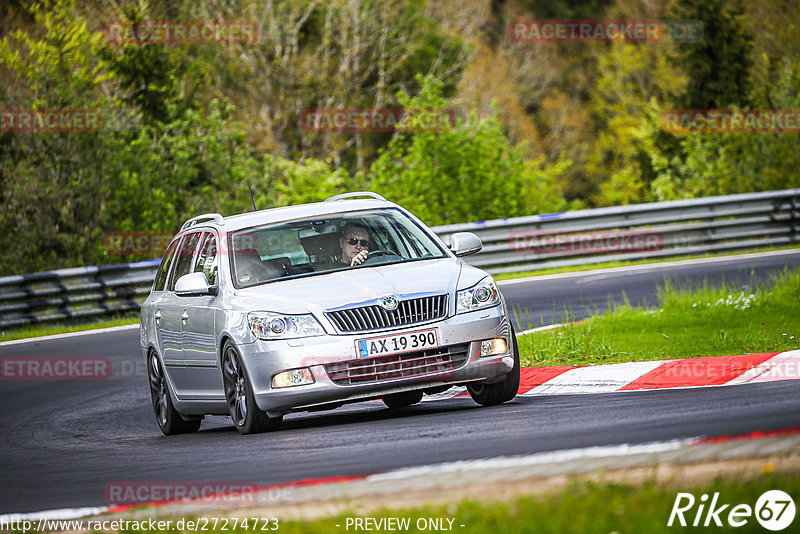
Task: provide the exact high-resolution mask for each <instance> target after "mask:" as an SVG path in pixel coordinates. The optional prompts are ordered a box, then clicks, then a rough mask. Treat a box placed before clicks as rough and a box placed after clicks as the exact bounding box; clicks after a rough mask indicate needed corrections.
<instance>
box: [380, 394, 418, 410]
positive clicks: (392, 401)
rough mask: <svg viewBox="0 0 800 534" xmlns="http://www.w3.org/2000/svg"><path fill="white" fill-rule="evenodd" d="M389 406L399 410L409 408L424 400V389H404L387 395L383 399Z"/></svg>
mask: <svg viewBox="0 0 800 534" xmlns="http://www.w3.org/2000/svg"><path fill="white" fill-rule="evenodd" d="M381 400H382V401H383V403H384V404H385V405H386V407H387V408H391V409H392V410H397V409H399V408H407V407H408V406H411V405H413V404H416V403H418V402H419V401H421V400H422V391H404V392H403V393H392V394H391V395H385V396H384V397H383V398H382V399H381Z"/></svg>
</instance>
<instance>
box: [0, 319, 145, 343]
mask: <svg viewBox="0 0 800 534" xmlns="http://www.w3.org/2000/svg"><path fill="white" fill-rule="evenodd" d="M138 322H139V316H138V315H129V316H122V317H119V318H116V319H109V320H108V321H100V322H97V323H77V324H76V323H57V324H51V325H46V326H24V327H20V328H12V329H9V330H7V331H4V332H0V342H1V341H12V340H14V339H24V338H29V337H40V336H51V335H53V334H64V333H68V332H82V331H84V330H94V329H97V328H110V327H112V326H123V325H127V324H137V323H138Z"/></svg>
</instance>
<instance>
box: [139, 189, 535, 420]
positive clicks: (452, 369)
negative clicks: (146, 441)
mask: <svg viewBox="0 0 800 534" xmlns="http://www.w3.org/2000/svg"><path fill="white" fill-rule="evenodd" d="M481 246H482V245H481V242H480V239H479V238H478V237H477V236H476V235H474V234H471V233H466V232H460V233H455V234H453V235H451V236H450V237H449V243H448V245H445V243H444V242H443V241H442V240H441V239H440V238H439V237H438V236H437V235H436V234H435V233H433V232H432V231H431V230H430V229H428V228H427V227H426V226H425V225H424V224H423V223H422V222H421V221H420V220H419V219H417V218H416V217H414V216H413V215H412V214H411V213H409V212H408V211H406V210H405V209H403V208H402V207H400V206H398V205H397V204H395V203H392V202H388V201H386V200H385V199H383V198H382V197H380V196H379V195H376V194H374V193H369V192H357V193H346V194H343V195H338V196H336V197H332V198H329V199H328V200H326V201H325V202H320V203H316V204H306V205H302V206H290V207H284V208H275V209H268V210H262V211H255V212H252V213H246V214H242V215H234V216H230V217H222V216H221V215H219V214H217V213H211V214H206V215H200V216H198V217H194V218H192V219H190V220H188V221H187V222H186V223H185V224H184V225H183V227H182V228H181V230H180V232H178V234H177V235H176V236H175V238H174V239H173V240H172V241H171V242H170V244H169V246H168V247H167V251H166V253H165V255H164V258H163V259H162V261H161V264H160V266H159V267H158V270H157V272H156V276H155V280H154V282H153V287H152V290H151V292H150V295H149V296H148V298H147V299H146V300H145V302H144V304H143V305H142V310H141V321H140V340H141V349H142V355H143V357H144V358H145V361H146V364H147V370H148V377H149V381H150V394H151V398H152V403H153V409H154V411H155V416H156V421H157V422H158V426H159V427H160V429H161V431H162V432H163V433H164V434H178V433H185V432H194V431H196V430H198V429H199V427H200V423H201V420H202V419H203V417H204V416H205V415H226V416H230V417H231V419H232V420H233V424H234V426H235V427H236V428H237V430H239V432H241V433H243V434H250V433H256V432H262V431H265V430H273V429H276V428H277V427H278V426H279V425H280V423H281V420H282V418H283V416H284V415H285V414H288V413H290V412H296V411H311V410H325V409H331V408H336V407H338V406H341V405H342V404H344V403H349V402H356V401H365V400H371V399H381V400H382V401H383V402H384V403H385V404H386V405H387V406H388V407H389V408H391V409H398V408H403V407H407V406H410V405H412V404H415V403H417V402H419V401H420V400H421V399H422V396H423V394H435V393H440V392H443V391H445V390H447V389H449V388H451V387H452V386H455V385H463V386H466V388H467V390H468V391H469V393H470V395H471V396H472V398H473V399H474V400H475V401H476V402H477V403H479V404H482V405H491V404H498V403H501V402H505V401H508V400H510V399H512V398H514V396H515V395H516V393H517V389H518V387H519V377H520V363H519V351H518V349H517V343H516V338H515V336H514V330H513V326H512V324H511V322H510V320H509V315H508V309H507V307H506V304H505V301H504V300H503V297H502V295H501V294H500V292H499V291H498V290H497V286H496V284H495V282H494V280H493V279H492V277H491V276H489V275H488V274H486V273H485V272H483V271H481V270H480V269H477V268H475V267H472V266H470V265H467V264H466V263H463V262H462V261H461V260H460V259H459V258H460V257H462V256H465V255H468V254H473V253H475V252H478V251H479V250H480V249H481Z"/></svg>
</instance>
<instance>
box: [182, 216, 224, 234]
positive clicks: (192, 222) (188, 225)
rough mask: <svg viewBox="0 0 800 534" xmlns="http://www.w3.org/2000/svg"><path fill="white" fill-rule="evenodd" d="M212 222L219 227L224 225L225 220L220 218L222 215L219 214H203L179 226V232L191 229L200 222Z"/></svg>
mask: <svg viewBox="0 0 800 534" xmlns="http://www.w3.org/2000/svg"><path fill="white" fill-rule="evenodd" d="M209 220H212V221H214V222H215V223H217V224H218V225H220V226H224V225H225V220H224V219H223V218H222V215H220V214H219V213H204V214H202V215H198V216H197V217H192V218H191V219H189V220H188V221H186V222H185V223H183V226H181V232H182V231H184V230H186V229H187V228H191V227H192V226H195V225H197V224H200V222H201V221H209Z"/></svg>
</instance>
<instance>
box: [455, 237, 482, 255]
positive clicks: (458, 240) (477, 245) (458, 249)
mask: <svg viewBox="0 0 800 534" xmlns="http://www.w3.org/2000/svg"><path fill="white" fill-rule="evenodd" d="M482 248H483V243H481V238H480V237H478V236H476V235H475V234H473V233H472V232H456V233H455V234H453V235H451V236H450V250H451V251H452V252H453V254H455V255H456V256H458V257H461V256H469V255H470V254H475V253H476V252H480V251H481V249H482Z"/></svg>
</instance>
